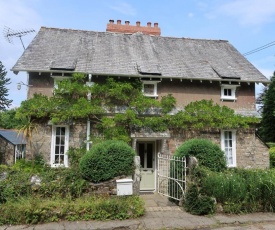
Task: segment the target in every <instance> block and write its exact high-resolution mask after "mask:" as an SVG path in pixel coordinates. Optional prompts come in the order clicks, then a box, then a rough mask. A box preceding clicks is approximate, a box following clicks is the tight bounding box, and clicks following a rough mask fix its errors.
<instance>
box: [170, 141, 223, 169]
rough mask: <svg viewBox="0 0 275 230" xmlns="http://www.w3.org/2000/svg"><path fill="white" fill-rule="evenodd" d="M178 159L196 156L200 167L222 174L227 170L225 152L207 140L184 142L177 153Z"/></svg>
mask: <svg viewBox="0 0 275 230" xmlns="http://www.w3.org/2000/svg"><path fill="white" fill-rule="evenodd" d="M175 156H177V157H187V158H188V157H190V156H194V157H196V158H197V159H198V161H199V165H200V166H205V167H207V168H209V169H210V170H212V171H215V172H220V171H223V170H224V169H225V168H226V160H225V155H224V152H223V151H222V150H221V148H220V147H219V146H218V145H216V144H214V143H212V142H211V141H209V140H206V139H191V140H188V141H186V142H184V143H183V144H182V145H181V146H180V147H179V148H178V149H177V151H176V153H175Z"/></svg>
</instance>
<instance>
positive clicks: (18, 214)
mask: <svg viewBox="0 0 275 230" xmlns="http://www.w3.org/2000/svg"><path fill="white" fill-rule="evenodd" d="M0 213H1V215H0V226H1V225H11V224H13V225H15V224H38V223H47V222H57V221H61V220H67V221H77V220H79V221H81V220H82V221H85V220H86V221H87V220H124V219H129V218H137V217H140V216H142V215H143V214H144V204H143V201H142V199H141V198H140V197H138V196H127V197H109V196H89V197H81V198H77V199H75V200H74V201H73V202H72V200H70V199H64V198H55V199H49V198H47V199H43V198H42V199H41V198H40V197H39V198H36V197H35V198H32V197H29V198H22V199H20V200H18V201H16V202H15V201H13V202H7V203H5V204H2V205H0ZM0 228H1V227H0ZM1 229H2V228H1Z"/></svg>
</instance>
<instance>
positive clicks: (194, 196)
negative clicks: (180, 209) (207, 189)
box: [184, 184, 215, 215]
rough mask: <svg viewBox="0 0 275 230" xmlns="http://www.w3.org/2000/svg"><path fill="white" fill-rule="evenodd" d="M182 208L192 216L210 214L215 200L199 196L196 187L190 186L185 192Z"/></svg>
mask: <svg viewBox="0 0 275 230" xmlns="http://www.w3.org/2000/svg"><path fill="white" fill-rule="evenodd" d="M184 208H185V210H186V211H187V212H189V213H191V214H194V215H207V214H211V213H214V211H215V200H214V199H213V198H211V197H209V196H205V195H201V194H200V193H199V190H198V187H197V185H195V184H192V185H190V186H189V188H188V190H187V192H186V196H185V202H184Z"/></svg>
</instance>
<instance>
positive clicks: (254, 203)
mask: <svg viewBox="0 0 275 230" xmlns="http://www.w3.org/2000/svg"><path fill="white" fill-rule="evenodd" d="M200 186H201V191H202V192H203V193H204V194H206V195H208V196H213V197H215V198H216V199H217V202H219V203H221V204H222V205H223V208H224V212H228V213H243V212H245V213H250V212H255V211H258V212H259V211H268V212H274V211H275V170H260V169H249V170H248V169H230V170H226V171H224V172H219V173H217V172H210V173H209V174H208V175H207V176H205V177H204V178H202V179H201V184H200Z"/></svg>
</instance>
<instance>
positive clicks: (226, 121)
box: [16, 73, 259, 141]
mask: <svg viewBox="0 0 275 230" xmlns="http://www.w3.org/2000/svg"><path fill="white" fill-rule="evenodd" d="M86 79H87V77H86V76H85V75H84V74H79V73H78V74H73V76H72V78H71V79H65V80H63V81H60V82H59V83H58V87H57V88H56V89H55V90H54V94H53V96H52V97H47V96H45V95H42V94H35V95H34V97H33V98H31V99H29V100H27V101H24V102H22V104H21V106H20V108H19V109H18V110H17V112H16V117H18V118H22V117H28V118H31V119H36V120H38V119H50V120H51V121H52V122H53V123H60V122H69V121H72V120H82V119H87V118H89V119H90V120H91V121H92V122H93V123H94V124H95V126H96V128H97V129H98V130H99V131H100V132H101V133H102V135H103V136H104V137H105V138H106V139H119V140H125V141H129V140H130V133H131V132H132V130H133V129H142V128H145V127H146V128H149V129H151V130H152V131H155V132H163V131H165V130H167V129H186V128H192V129H198V130H203V129H209V128H217V129H226V128H247V127H249V125H250V124H255V123H258V122H259V119H258V118H256V117H245V116H241V115H236V114H235V113H234V110H232V109H230V108H228V107H226V106H220V105H218V104H214V102H213V101H207V100H202V101H196V102H192V103H190V104H189V105H187V106H186V107H185V108H184V110H182V111H179V112H177V113H176V114H173V115H172V114H171V113H170V112H171V111H172V110H173V109H174V108H175V106H176V99H175V98H174V97H173V96H172V95H171V94H168V95H166V96H163V97H162V98H160V100H156V99H154V98H150V97H145V96H144V95H143V93H142V90H141V89H142V84H141V82H140V81H138V80H125V79H123V80H120V79H114V78H107V79H106V81H105V82H104V83H101V84H99V83H94V84H93V85H91V86H90V85H87V84H86ZM88 95H90V98H91V100H88V98H87V96H88Z"/></svg>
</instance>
